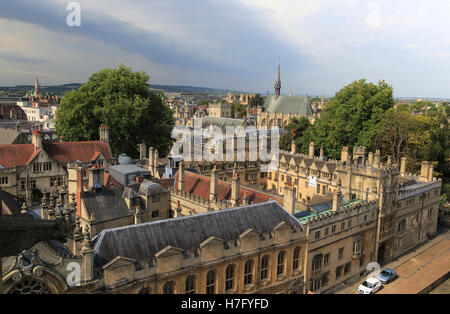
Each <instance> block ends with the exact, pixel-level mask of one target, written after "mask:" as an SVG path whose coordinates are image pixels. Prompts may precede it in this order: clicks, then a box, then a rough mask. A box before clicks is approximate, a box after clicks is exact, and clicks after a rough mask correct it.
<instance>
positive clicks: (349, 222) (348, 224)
mask: <svg viewBox="0 0 450 314" xmlns="http://www.w3.org/2000/svg"><path fill="white" fill-rule="evenodd" d="M351 226H352V221H351V220H349V221H348V223H347V227H348V228H350V227H351Z"/></svg>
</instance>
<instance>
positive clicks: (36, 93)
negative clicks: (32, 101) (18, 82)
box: [33, 74, 39, 96]
mask: <svg viewBox="0 0 450 314" xmlns="http://www.w3.org/2000/svg"><path fill="white" fill-rule="evenodd" d="M37 95H39V79H38V76H37V74H36V78H35V79H34V94H33V96H37Z"/></svg>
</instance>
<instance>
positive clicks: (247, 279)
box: [244, 259, 253, 286]
mask: <svg viewBox="0 0 450 314" xmlns="http://www.w3.org/2000/svg"><path fill="white" fill-rule="evenodd" d="M252 283H253V260H251V259H249V260H248V261H247V262H245V265H244V286H246V285H250V284H252Z"/></svg>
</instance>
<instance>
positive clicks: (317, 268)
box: [312, 254, 323, 277]
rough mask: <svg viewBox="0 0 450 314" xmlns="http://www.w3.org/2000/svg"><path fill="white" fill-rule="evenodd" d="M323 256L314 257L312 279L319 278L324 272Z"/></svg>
mask: <svg viewBox="0 0 450 314" xmlns="http://www.w3.org/2000/svg"><path fill="white" fill-rule="evenodd" d="M322 258H323V255H322V254H318V255H316V256H314V258H313V263H312V277H315V276H318V275H319V274H320V272H321V270H322Z"/></svg>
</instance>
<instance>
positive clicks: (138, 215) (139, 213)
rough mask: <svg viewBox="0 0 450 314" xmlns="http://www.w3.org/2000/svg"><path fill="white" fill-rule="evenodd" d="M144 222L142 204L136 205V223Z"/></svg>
mask: <svg viewBox="0 0 450 314" xmlns="http://www.w3.org/2000/svg"><path fill="white" fill-rule="evenodd" d="M140 223H142V215H141V205H138V206H136V211H135V212H134V224H135V225H137V224H140Z"/></svg>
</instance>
